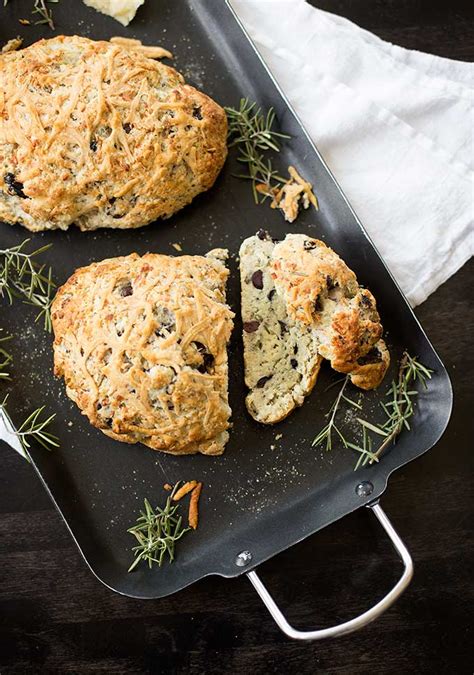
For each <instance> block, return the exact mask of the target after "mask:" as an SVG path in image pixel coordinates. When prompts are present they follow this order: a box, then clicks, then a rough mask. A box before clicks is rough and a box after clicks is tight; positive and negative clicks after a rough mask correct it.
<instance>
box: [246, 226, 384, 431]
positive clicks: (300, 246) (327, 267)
mask: <svg viewBox="0 0 474 675" xmlns="http://www.w3.org/2000/svg"><path fill="white" fill-rule="evenodd" d="M240 274H241V286H242V321H243V342H244V363H245V382H246V385H247V387H248V388H249V393H248V395H247V398H246V405H247V409H248V411H249V413H250V414H251V415H252V417H253V418H254V419H255V420H257V421H258V422H263V423H265V424H273V423H275V422H278V421H280V420H282V419H283V418H284V417H286V416H287V415H288V414H289V413H290V412H291V411H292V410H293V409H294V408H295V407H296V406H298V405H301V404H302V403H303V400H304V398H305V396H307V395H308V394H309V393H310V392H311V390H312V388H313V387H314V385H315V382H316V378H317V375H318V372H319V368H320V365H321V361H322V360H323V358H325V359H328V360H329V361H330V362H331V365H332V367H333V368H334V369H335V370H338V371H340V372H343V373H348V374H349V375H350V378H351V381H352V382H353V383H354V384H355V385H357V386H358V387H361V388H362V389H372V388H374V387H376V386H378V385H379V384H380V382H381V381H382V379H383V377H384V375H385V372H386V370H387V368H388V365H389V362H390V356H389V352H388V350H387V347H386V345H385V343H384V341H383V340H382V339H381V336H382V326H381V324H380V318H379V315H378V313H377V309H376V303H375V299H374V297H373V296H372V294H371V293H370V291H368V290H366V289H362V288H360V287H359V284H358V283H357V279H356V276H355V274H354V273H353V272H352V270H350V269H349V268H348V267H347V265H346V264H345V263H344V261H343V260H341V258H340V257H339V256H338V255H337V254H336V253H335V252H334V251H332V250H331V249H330V248H329V247H327V246H326V245H325V244H324V243H323V242H321V241H319V240H317V239H313V238H311V237H307V236H306V235H299V234H289V235H287V236H286V238H285V240H283V241H279V242H276V241H273V240H272V239H271V238H270V236H269V235H268V233H266V232H264V231H262V230H260V231H259V232H258V233H257V235H256V236H254V237H250V238H248V239H246V240H245V241H244V242H243V243H242V246H241V249H240Z"/></svg>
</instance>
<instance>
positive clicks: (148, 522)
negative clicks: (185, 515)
mask: <svg viewBox="0 0 474 675" xmlns="http://www.w3.org/2000/svg"><path fill="white" fill-rule="evenodd" d="M177 488H178V483H177V484H176V485H175V487H174V489H173V491H172V492H171V494H170V495H169V496H168V498H167V500H166V504H165V507H164V508H160V507H158V506H157V507H156V509H153V507H152V506H151V504H150V502H149V501H148V499H145V511H141V512H140V516H139V517H138V519H137V524H136V525H134V526H133V527H131V528H129V529H128V530H127V532H129V533H130V534H132V535H133V536H134V537H135V538H136V540H137V541H138V545H137V546H134V547H133V548H132V551H133V554H134V556H135V560H134V561H133V563H132V564H131V565H130V567H129V568H128V571H129V572H131V571H132V570H133V569H135V567H136V566H137V565H138V563H139V562H140V561H141V560H144V561H146V562H147V563H148V567H149V568H150V569H151V567H152V566H153V563H155V564H157V565H158V566H159V567H161V566H162V564H163V562H164V560H165V556H166V555H168V558H169V561H170V563H172V562H173V561H174V558H175V546H176V542H177V541H178V540H179V539H181V537H182V536H183V535H184V534H185V533H186V532H188V531H189V530H190V529H191V528H189V527H183V525H182V518H181V516H178V515H177V511H178V509H179V506H180V505H179V504H174V505H172V499H173V496H174V494H175V492H176V490H177Z"/></svg>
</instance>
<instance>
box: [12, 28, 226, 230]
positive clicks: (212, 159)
mask: <svg viewBox="0 0 474 675" xmlns="http://www.w3.org/2000/svg"><path fill="white" fill-rule="evenodd" d="M160 52H163V50H160V49H153V48H148V49H147V48H144V47H142V46H141V45H140V43H139V41H138V40H135V41H134V40H131V39H128V40H125V39H123V38H122V39H121V40H115V41H114V42H107V41H95V40H89V39H87V38H83V37H78V36H58V37H55V38H52V39H49V40H40V41H39V42H36V43H34V44H33V45H31V46H30V47H27V48H25V49H21V50H19V51H12V52H8V53H5V54H0V91H1V97H0V113H1V114H0V220H3V221H5V222H9V223H20V224H21V225H23V226H24V227H26V228H27V229H29V230H32V231H39V230H51V229H57V228H59V229H63V230H65V229H67V228H68V227H69V225H71V224H73V223H74V224H76V225H77V226H78V227H79V228H80V229H81V230H95V229H97V228H101V227H110V228H134V227H140V226H142V225H146V224H148V223H150V222H152V221H154V220H157V219H158V218H165V217H168V216H170V215H171V214H173V213H175V212H176V211H178V210H179V209H181V208H182V207H183V206H185V205H186V204H188V203H189V202H191V200H192V199H193V198H194V197H195V196H196V195H197V194H199V193H200V192H203V191H204V190H207V189H209V188H210V187H211V186H212V184H213V183H214V181H215V179H216V177H217V175H218V173H219V171H220V170H221V168H222V166H223V164H224V161H225V158H226V155H227V144H226V136H227V120H226V115H225V112H224V110H223V109H222V108H221V107H220V106H219V105H218V104H217V103H215V102H214V101H213V100H212V99H211V98H209V97H208V96H206V95H205V94H203V93H201V92H199V91H197V90H196V89H194V88H193V87H191V86H189V85H187V84H186V83H185V81H184V78H183V77H182V75H180V73H178V72H177V71H176V70H174V69H173V68H170V67H169V66H166V65H164V64H162V63H159V62H158V61H156V60H154V59H152V58H149V56H148V55H149V54H150V55H153V54H155V53H156V54H159V53H160Z"/></svg>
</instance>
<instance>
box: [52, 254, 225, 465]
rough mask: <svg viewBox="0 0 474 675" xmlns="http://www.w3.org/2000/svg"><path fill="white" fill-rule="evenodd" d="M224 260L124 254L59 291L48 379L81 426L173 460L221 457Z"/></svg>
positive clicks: (80, 271) (93, 266)
mask: <svg viewBox="0 0 474 675" xmlns="http://www.w3.org/2000/svg"><path fill="white" fill-rule="evenodd" d="M226 256H227V252H226V251H223V250H221V249H217V250H215V251H211V252H210V253H209V254H208V255H207V256H206V257H202V256H181V257H170V256H165V255H157V254H152V253H149V254H147V255H144V256H142V257H140V256H139V255H137V254H135V253H133V254H131V255H129V256H126V257H120V258H112V259H109V260H103V261H101V262H98V263H93V264H91V265H89V266H88V267H83V268H81V269H78V270H76V272H75V273H74V274H73V275H72V276H71V277H70V279H69V280H68V281H67V282H66V283H65V284H64V286H62V287H61V288H60V289H59V291H58V293H57V295H56V297H55V299H54V302H53V305H52V322H53V329H54V335H55V339H54V370H55V374H56V375H57V376H62V377H63V378H64V380H65V383H66V391H67V394H68V396H69V397H70V398H71V399H72V400H73V401H75V403H76V404H77V405H78V406H79V408H80V409H81V411H82V412H83V414H84V415H86V416H87V417H88V419H89V421H90V422H91V424H93V425H94V426H95V427H98V428H99V429H100V430H101V431H103V432H104V433H105V434H107V435H108V436H110V437H112V438H114V439H116V440H118V441H124V442H126V443H137V442H140V443H143V444H144V445H147V446H148V447H150V448H153V449H154V450H161V451H163V452H168V453H172V454H176V455H183V454H191V453H196V452H201V453H203V454H207V455H219V454H221V453H222V452H223V450H224V446H225V444H226V442H227V440H228V431H227V429H228V428H229V417H230V413H231V410H230V407H229V404H228V398H227V388H228V387H227V383H228V375H227V370H228V368H227V351H226V346H227V342H228V340H229V337H230V334H231V331H232V325H233V321H232V319H233V316H234V315H233V313H232V312H231V310H230V309H229V307H228V306H227V305H226V300H225V287H226V281H227V276H228V270H227V269H226V267H225V264H224V262H223V261H224V260H225V258H226Z"/></svg>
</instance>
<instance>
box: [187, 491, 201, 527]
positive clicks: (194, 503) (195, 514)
mask: <svg viewBox="0 0 474 675" xmlns="http://www.w3.org/2000/svg"><path fill="white" fill-rule="evenodd" d="M201 489H202V483H198V484H197V485H196V487H195V488H194V490H193V491H192V492H191V500H190V502H189V513H188V521H189V527H192V528H193V530H196V529H197V526H198V522H199V511H198V504H199V495H200V494H201Z"/></svg>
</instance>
